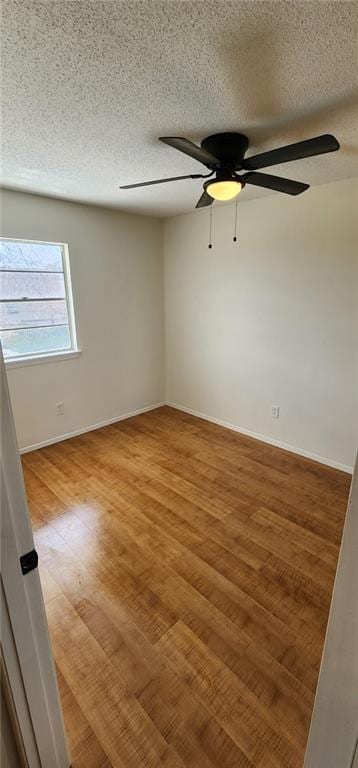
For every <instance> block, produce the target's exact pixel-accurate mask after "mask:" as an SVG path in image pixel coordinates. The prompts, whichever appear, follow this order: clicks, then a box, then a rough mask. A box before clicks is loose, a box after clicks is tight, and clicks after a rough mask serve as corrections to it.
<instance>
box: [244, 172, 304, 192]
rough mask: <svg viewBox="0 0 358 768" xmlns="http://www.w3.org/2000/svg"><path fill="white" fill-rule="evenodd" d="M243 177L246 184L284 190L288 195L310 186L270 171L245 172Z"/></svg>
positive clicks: (277, 190)
mask: <svg viewBox="0 0 358 768" xmlns="http://www.w3.org/2000/svg"><path fill="white" fill-rule="evenodd" d="M241 178H242V179H243V181H244V182H245V184H254V185H255V186H256V187H265V188H266V189H274V190H275V191H276V192H284V193H285V194H286V195H300V194H301V192H304V191H305V190H306V189H308V188H309V184H303V183H302V182H301V181H292V180H291V179H283V178H282V176H272V175H271V174H269V173H244V175H243V176H241Z"/></svg>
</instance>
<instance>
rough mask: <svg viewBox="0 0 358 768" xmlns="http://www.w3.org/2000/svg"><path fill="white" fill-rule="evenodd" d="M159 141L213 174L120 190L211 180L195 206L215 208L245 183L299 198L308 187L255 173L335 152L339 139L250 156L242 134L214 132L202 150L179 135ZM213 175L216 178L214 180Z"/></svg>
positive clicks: (321, 139) (322, 139)
mask: <svg viewBox="0 0 358 768" xmlns="http://www.w3.org/2000/svg"><path fill="white" fill-rule="evenodd" d="M159 141H163V142H164V144H169V146H170V147H174V149H178V150H179V151H180V152H184V154H185V155H189V156H190V157H193V158H194V160H198V161H199V163H202V164H203V165H205V166H206V168H208V169H209V171H210V173H207V174H202V173H191V174H188V175H186V176H172V177H171V178H169V179H156V180H154V181H143V182H141V183H139V184H126V185H125V186H123V187H120V189H135V188H136V187H147V186H150V185H152V184H163V183H165V182H167V181H180V180H181V179H208V181H205V183H204V186H203V190H204V191H203V193H202V195H201V197H200V198H199V200H198V202H197V204H196V206H195V207H196V208H204V207H205V206H207V205H212V203H213V202H214V200H232V199H233V198H234V197H236V196H237V195H238V194H239V192H241V190H242V189H243V188H244V186H245V184H253V185H255V186H257V187H265V189H273V190H275V191H276V192H284V193H285V194H286V195H299V194H300V193H301V192H304V191H305V190H306V189H308V187H309V184H303V183H302V182H301V181H291V179H284V178H282V177H281V176H272V175H271V174H267V173H256V171H257V170H258V169H260V168H267V167H269V166H271V165H277V164H280V163H288V162H290V161H291V160H300V159H301V158H303V157H312V156H313V155H321V154H323V153H324V152H335V151H336V150H337V149H339V143H338V141H337V139H336V138H335V137H334V136H331V135H330V134H329V133H326V134H324V135H323V136H317V137H316V138H314V139H307V140H306V141H298V142H296V143H295V144H288V145H287V146H285V147H278V148H277V149H272V150H269V151H268V152H262V153H261V154H259V155H252V156H251V157H245V153H246V151H247V149H248V146H249V140H248V138H247V136H245V135H244V134H243V133H215V134H213V135H212V136H207V138H206V139H203V141H202V142H201V144H200V147H198V146H197V144H193V142H191V141H189V140H188V139H183V138H180V137H179V136H160V137H159ZM239 171H248V173H244V174H242V175H241V176H240V175H239V174H238V172H239ZM213 176H214V177H215V178H212V177H213Z"/></svg>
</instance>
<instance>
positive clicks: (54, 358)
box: [5, 349, 81, 368]
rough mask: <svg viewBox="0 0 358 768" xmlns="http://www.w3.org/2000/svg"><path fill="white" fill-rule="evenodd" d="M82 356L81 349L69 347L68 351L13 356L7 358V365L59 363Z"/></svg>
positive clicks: (19, 366) (14, 366)
mask: <svg viewBox="0 0 358 768" xmlns="http://www.w3.org/2000/svg"><path fill="white" fill-rule="evenodd" d="M80 356H81V350H80V349H69V350H68V351H66V352H51V353H48V354H44V355H33V356H30V355H29V357H13V358H11V359H10V360H5V365H6V368H22V367H24V366H26V365H41V364H42V363H57V362H61V361H62V360H73V359H74V358H76V357H80Z"/></svg>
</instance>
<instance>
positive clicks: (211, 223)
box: [208, 206, 213, 248]
mask: <svg viewBox="0 0 358 768" xmlns="http://www.w3.org/2000/svg"><path fill="white" fill-rule="evenodd" d="M212 228H213V209H212V206H210V208H209V245H208V248H212V247H213V244H212V242H211V233H212Z"/></svg>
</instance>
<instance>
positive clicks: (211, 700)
mask: <svg viewBox="0 0 358 768" xmlns="http://www.w3.org/2000/svg"><path fill="white" fill-rule="evenodd" d="M23 466H24V473H25V480H26V486H27V491H28V497H29V503H30V509H31V515H32V520H33V524H34V529H35V541H36V547H37V549H38V552H39V556H40V574H41V580H42V584H43V589H44V594H45V599H46V607H47V615H48V620H49V626H50V633H51V638H52V643H53V649H54V655H55V660H56V665H57V669H58V678H59V685H60V691H61V696H62V702H63V708H64V716H65V721H66V726H67V731H68V736H69V742H70V748H71V752H72V756H73V766H74V768H110V766H113V768H117V766H118V767H120V768H142V767H143V766H145V767H146V768H159V766H165V767H166V768H184V766H187V767H188V768H216V767H219V768H253V767H254V768H302V765H303V756H304V750H305V743H306V739H307V735H308V728H309V722H310V715H311V711H312V705H313V698H314V691H315V686H316V682H317V674H318V669H319V663H320V656H321V650H322V643H323V639H324V633H325V626H326V621H327V615H328V609H329V603H330V597H331V591H332V585H333V579H334V573H335V567H336V562H337V556H338V549H339V542H340V537H341V532H342V525H343V520H344V514H345V507H346V502H347V495H348V490H349V483H350V478H349V476H348V475H345V474H343V473H341V472H338V471H336V470H333V469H329V468H326V467H323V466H321V465H319V464H316V463H314V462H310V461H308V460H306V459H301V458H298V457H297V456H294V455H292V454H288V453H286V452H283V451H280V450H279V449H277V448H273V447H271V446H268V445H265V444H263V443H259V442H257V441H255V440H252V439H250V438H246V437H243V436H241V435H238V434H235V433H233V432H230V431H228V430H225V429H223V428H221V427H217V426H214V425H212V424H209V423H208V422H205V421H202V420H199V419H196V418H194V417H191V416H188V415H186V414H183V413H180V412H178V411H174V410H172V409H170V408H167V407H164V408H161V409H159V410H157V411H152V412H150V413H147V414H143V415H141V416H138V417H135V418H132V419H130V420H127V421H122V422H119V423H118V424H114V425H112V426H108V427H105V428H103V429H99V430H97V431H96V432H89V433H88V434H86V435H83V436H81V437H76V438H73V439H71V440H67V441H66V442H63V443H58V444H57V445H53V446H51V447H49V448H43V449H42V450H40V451H36V452H33V453H30V454H26V455H25V456H24V457H23Z"/></svg>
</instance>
